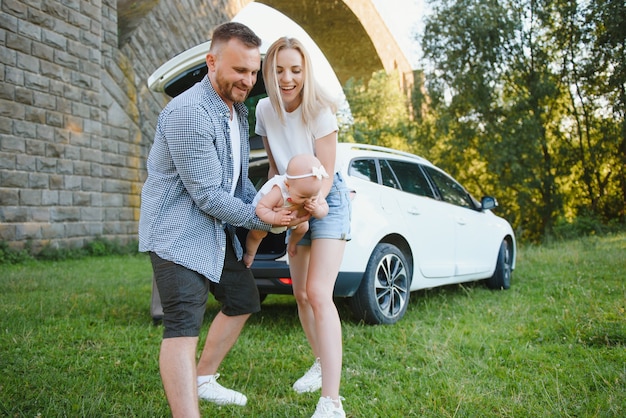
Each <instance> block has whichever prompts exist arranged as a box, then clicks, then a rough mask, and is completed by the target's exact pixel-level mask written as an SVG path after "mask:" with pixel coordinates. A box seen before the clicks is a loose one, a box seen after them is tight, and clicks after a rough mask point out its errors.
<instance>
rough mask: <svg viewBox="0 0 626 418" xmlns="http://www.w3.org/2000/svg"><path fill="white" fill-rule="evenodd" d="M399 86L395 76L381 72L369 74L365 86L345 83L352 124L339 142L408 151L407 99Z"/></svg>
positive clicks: (360, 81)
mask: <svg viewBox="0 0 626 418" xmlns="http://www.w3.org/2000/svg"><path fill="white" fill-rule="evenodd" d="M399 86H400V80H399V79H398V75H397V74H387V73H385V72H384V71H379V72H376V73H374V74H372V78H371V79H370V80H368V81H367V83H366V82H365V81H363V80H354V79H351V80H349V81H348V82H347V83H346V86H345V87H344V92H345V94H346V99H347V100H348V102H349V103H350V110H351V112H352V119H353V123H352V125H351V126H350V127H349V128H348V129H347V131H346V132H345V135H346V138H343V140H348V142H357V143H361V144H372V145H379V146H384V147H389V148H394V149H399V150H404V151H410V150H411V147H412V143H411V142H412V141H411V135H410V134H409V130H410V120H409V111H408V101H409V99H408V97H407V96H406V95H404V93H402V91H401V89H400V88H399Z"/></svg>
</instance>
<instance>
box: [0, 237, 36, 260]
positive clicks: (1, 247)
mask: <svg viewBox="0 0 626 418" xmlns="http://www.w3.org/2000/svg"><path fill="white" fill-rule="evenodd" d="M31 259H32V256H31V255H30V253H29V252H28V250H27V249H13V248H11V247H9V244H8V243H6V242H5V241H0V264H18V263H23V262H25V261H28V260H31Z"/></svg>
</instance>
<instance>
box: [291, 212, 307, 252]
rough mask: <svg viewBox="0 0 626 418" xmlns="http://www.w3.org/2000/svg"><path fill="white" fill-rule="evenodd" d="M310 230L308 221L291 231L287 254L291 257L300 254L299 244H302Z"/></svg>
mask: <svg viewBox="0 0 626 418" xmlns="http://www.w3.org/2000/svg"><path fill="white" fill-rule="evenodd" d="M308 230H309V222H308V221H305V222H302V223H301V224H298V225H297V226H296V227H295V228H294V229H292V230H291V234H290V235H289V242H288V243H287V252H288V253H289V256H290V257H294V256H295V255H296V254H298V242H300V240H301V239H302V237H303V236H304V234H306V232H307V231H308Z"/></svg>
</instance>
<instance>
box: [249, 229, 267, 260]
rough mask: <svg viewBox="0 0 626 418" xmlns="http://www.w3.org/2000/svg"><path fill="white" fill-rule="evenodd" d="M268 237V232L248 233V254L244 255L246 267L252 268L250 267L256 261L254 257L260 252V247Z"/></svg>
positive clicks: (252, 231)
mask: <svg viewBox="0 0 626 418" xmlns="http://www.w3.org/2000/svg"><path fill="white" fill-rule="evenodd" d="M266 236H267V232H266V231H259V230H257V229H252V230H250V231H248V236H247V237H246V252H245V254H244V255H243V263H244V264H245V265H246V267H248V268H250V266H251V265H252V262H253V261H254V256H255V255H256V252H257V251H258V250H259V245H261V241H262V240H263V238H265V237H266Z"/></svg>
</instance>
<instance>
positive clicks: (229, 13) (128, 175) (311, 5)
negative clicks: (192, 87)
mask: <svg viewBox="0 0 626 418" xmlns="http://www.w3.org/2000/svg"><path fill="white" fill-rule="evenodd" d="M250 2H251V0H210V1H207V0H180V1H155V0H143V1H141V0H138V1H131V0H73V1H62V0H52V1H45V2H43V1H32V0H11V1H1V2H0V8H1V18H0V44H1V46H2V48H1V49H0V82H1V83H0V241H4V242H8V243H9V244H10V245H11V246H14V247H23V246H24V245H26V243H30V244H31V245H32V248H33V249H34V250H35V251H37V250H38V249H40V248H42V247H43V246H45V245H49V246H52V247H82V246H83V245H84V244H85V243H86V242H87V241H90V240H92V239H93V238H95V237H97V236H100V237H103V238H107V239H117V240H120V241H122V242H127V241H130V240H135V239H136V238H137V222H138V219H139V193H140V190H141V186H142V185H143V181H144V179H145V174H146V173H145V160H146V157H147V154H148V151H149V149H150V145H151V143H152V138H153V136H154V124H155V121H156V119H157V116H158V114H159V112H160V110H161V109H162V107H163V106H164V105H165V104H166V102H167V98H166V97H165V96H164V95H163V94H160V93H155V92H152V91H150V90H148V88H147V86H146V80H147V78H148V76H149V75H150V74H151V73H152V72H153V71H154V70H155V69H156V68H157V67H158V66H159V65H161V64H162V63H163V62H165V61H167V60H168V59H169V58H171V57H172V56H173V55H175V54H177V53H179V52H181V51H184V50H185V49H187V48H189V47H191V46H194V45H196V44H199V43H201V42H203V41H206V40H207V39H208V38H210V34H211V32H212V29H213V28H214V27H215V26H216V25H218V24H220V23H222V22H225V21H228V20H230V19H232V18H233V17H234V16H235V15H236V14H237V13H238V12H239V11H240V10H242V8H243V7H245V6H246V5H248V4H249V3H250ZM260 2H261V3H264V4H266V5H268V6H271V7H273V8H275V9H277V10H279V11H281V12H282V13H283V14H285V15H287V16H289V17H290V18H291V19H292V20H294V21H295V22H296V23H298V24H300V26H302V27H303V29H304V30H306V31H307V32H308V33H309V34H310V36H311V37H312V38H313V39H314V41H316V43H317V44H318V45H319V46H320V49H321V50H322V51H323V52H324V54H325V55H326V56H327V57H328V59H329V62H330V64H331V65H332V66H333V68H334V69H335V70H336V73H337V75H338V78H339V80H340V82H341V83H344V82H345V81H346V80H347V79H348V78H350V77H356V78H364V79H368V78H369V76H370V75H371V73H372V72H374V71H377V70H381V69H384V70H387V71H389V72H390V71H399V72H400V73H402V74H403V75H404V80H406V81H407V84H406V86H408V85H410V84H411V82H410V81H411V80H412V75H411V68H410V66H409V63H408V61H407V59H406V58H405V57H404V56H403V55H402V53H401V51H400V48H399V47H398V45H397V43H396V42H395V40H394V39H393V38H392V36H391V34H390V32H389V30H388V29H387V28H386V26H385V25H384V24H383V22H382V20H381V18H380V16H379V15H378V13H377V12H376V9H375V8H374V6H373V5H372V4H371V2H370V1H368V0H344V1H335V0H317V1H310V0H262V1H260Z"/></svg>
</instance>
